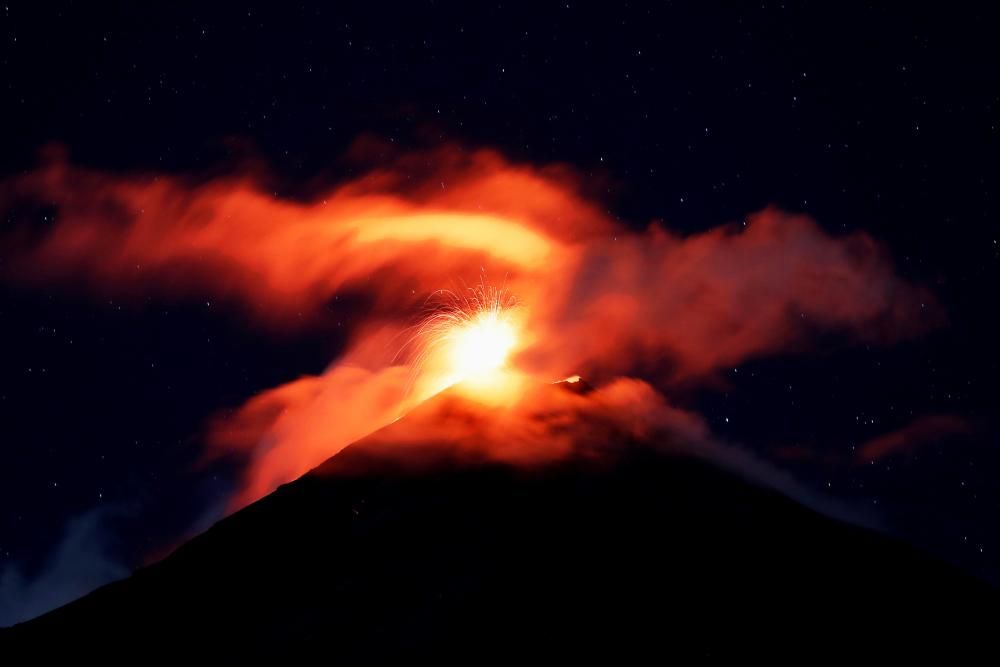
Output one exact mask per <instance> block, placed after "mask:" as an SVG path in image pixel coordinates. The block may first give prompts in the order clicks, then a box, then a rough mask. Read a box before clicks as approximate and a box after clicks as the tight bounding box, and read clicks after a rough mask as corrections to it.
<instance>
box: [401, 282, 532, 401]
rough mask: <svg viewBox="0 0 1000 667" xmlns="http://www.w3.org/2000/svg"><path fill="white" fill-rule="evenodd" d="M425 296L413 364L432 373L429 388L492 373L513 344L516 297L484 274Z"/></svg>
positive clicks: (475, 381)
mask: <svg viewBox="0 0 1000 667" xmlns="http://www.w3.org/2000/svg"><path fill="white" fill-rule="evenodd" d="M428 302H429V304H430V305H429V310H430V312H429V314H428V315H427V316H426V317H425V318H424V320H423V322H421V324H420V325H419V326H418V328H417V333H416V335H415V336H414V340H415V342H416V344H417V346H418V348H419V350H420V351H419V353H418V355H417V359H416V363H415V367H416V368H417V369H419V372H420V373H421V375H424V374H427V375H429V376H431V377H433V380H432V381H431V385H430V386H431V390H430V391H429V392H428V393H437V392H438V391H441V390H443V389H445V388H447V387H450V386H452V385H454V384H457V383H473V384H483V383H487V382H490V381H492V380H493V379H495V375H496V374H497V372H498V371H500V370H501V369H503V368H504V367H505V366H506V364H507V361H508V359H509V357H510V355H511V353H512V352H513V350H514V348H515V347H516V346H517V344H518V323H517V318H516V313H517V311H518V310H519V307H520V305H519V303H518V301H517V299H516V298H515V297H514V296H513V295H511V294H510V293H509V292H508V291H507V290H506V288H504V287H495V286H492V285H489V284H487V283H486V281H485V280H484V281H482V282H481V283H480V284H479V285H477V286H475V287H468V288H465V289H464V290H461V291H458V292H454V291H451V290H439V291H438V292H435V293H434V294H433V295H432V296H431V298H430V299H429V300H428Z"/></svg>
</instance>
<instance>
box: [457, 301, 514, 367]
mask: <svg viewBox="0 0 1000 667" xmlns="http://www.w3.org/2000/svg"><path fill="white" fill-rule="evenodd" d="M455 329H456V330H455V331H454V333H453V334H452V335H451V341H449V342H450V350H449V352H450V356H451V364H452V368H453V370H452V374H453V375H454V376H455V377H457V378H458V379H460V380H464V379H467V378H476V377H481V376H482V375H484V374H486V373H489V372H490V371H494V370H496V369H498V368H500V367H501V366H503V364H504V362H506V361H507V356H508V355H509V354H510V351H511V349H512V348H513V347H514V343H515V342H516V340H517V337H516V335H515V333H514V327H513V325H512V324H511V323H510V322H509V321H508V320H506V319H505V318H503V317H502V315H501V313H500V312H497V311H495V310H487V311H485V312H481V313H479V314H478V315H477V316H476V317H475V318H473V319H472V320H470V321H469V322H467V323H466V324H464V325H459V326H457V327H456V328H455Z"/></svg>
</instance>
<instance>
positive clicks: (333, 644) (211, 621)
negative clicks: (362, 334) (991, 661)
mask: <svg viewBox="0 0 1000 667" xmlns="http://www.w3.org/2000/svg"><path fill="white" fill-rule="evenodd" d="M408 419H409V418H408ZM404 421H407V420H404ZM394 427H395V425H394ZM394 427H390V429H392V428H394ZM456 451H457V450H456V447H455V445H454V443H441V442H434V441H429V442H421V443H420V444H419V446H416V447H411V448H410V449H409V450H408V453H407V455H406V456H401V455H399V452H395V451H393V450H392V448H386V447H385V446H384V443H382V442H381V441H380V440H379V438H374V439H369V440H367V441H362V442H360V443H357V444H355V445H353V446H351V447H349V448H347V449H346V450H344V451H343V452H341V453H340V454H339V455H337V456H335V457H333V458H332V459H330V460H329V461H328V462H327V463H326V464H324V465H323V466H321V467H320V468H318V469H316V470H315V471H313V472H312V473H310V474H309V475H306V476H304V477H302V478H301V479H299V480H297V481H295V482H293V483H291V484H287V485H285V486H283V487H281V488H280V489H278V490H277V491H276V492H275V493H273V494H272V495H270V496H268V497H266V498H264V499H262V500H260V501H259V502H257V503H254V504H253V505H251V506H249V507H247V508H245V509H244V510H242V511H240V512H237V513H235V514H233V515H232V516H230V517H228V518H227V519H225V520H223V521H221V522H220V523H218V524H217V525H216V526H214V527H213V528H212V529H210V530H209V531H207V532H206V533H204V534H203V535H201V536H199V537H196V538H195V539H193V540H191V541H190V542H189V543H187V544H185V545H184V546H182V547H181V548H179V549H178V550H177V551H176V552H175V553H174V554H172V555H171V556H170V557H168V558H167V559H165V560H164V561H162V562H160V563H157V564H155V565H153V566H150V567H147V568H144V569H142V570H140V571H139V572H137V573H136V574H135V575H133V576H132V577H131V578H129V579H127V580H124V581H121V582H118V583H115V584H111V585H109V586H106V587H104V588H102V589H100V590H98V591H95V592H94V593H93V594H91V595H89V596H87V597H85V598H84V599H82V600H79V601H77V602H74V603H72V604H70V605H67V606H66V607H63V608H61V609H58V610H55V611H53V612H51V613H49V614H46V615H45V616H42V617H41V618H38V619H35V620H34V621H31V622H29V623H26V624H22V625H19V626H16V627H15V628H13V629H10V630H8V631H6V632H4V633H3V634H2V635H0V640H2V641H0V645H2V647H3V648H4V650H8V651H27V650H31V651H32V652H36V651H38V650H40V649H41V650H43V651H44V650H55V651H60V650H65V649H66V648H67V647H72V649H73V650H74V651H82V652H84V653H90V652H103V653H107V652H112V653H117V652H125V651H130V650H133V649H134V650H139V651H164V650H166V651H174V650H184V649H186V648H187V647H191V648H193V647H199V649H198V650H202V648H207V649H208V650H213V651H215V650H218V651H226V652H229V653H236V654H244V653H246V654H253V655H258V656H259V655H262V654H265V655H266V654H274V655H282V656H287V655H289V654H290V653H291V654H298V653H299V652H306V651H308V652H322V655H324V656H327V657H328V658H329V659H331V660H338V659H352V658H353V659H364V660H373V659H386V658H392V657H402V656H407V657H413V656H417V655H439V656H448V657H452V658H456V659H463V660H468V661H481V660H484V659H498V658H501V657H509V658H519V657H528V656H531V657H538V656H541V655H545V654H548V655H551V656H553V657H557V658H560V659H567V658H573V657H581V658H593V657H595V656H600V655H605V656H608V657H613V658H616V659H618V658H623V657H629V656H631V657H638V656H640V655H643V654H645V653H647V652H650V651H652V652H655V653H656V654H660V655H664V656H673V657H676V656H681V657H683V656H733V657H735V656H741V657H745V656H747V655H778V656H782V657H808V656H818V655H819V656H822V655H829V654H831V653H838V654H854V652H855V651H860V650H867V649H872V648H874V649H879V650H882V651H885V652H886V653H892V654H898V653H900V652H903V653H925V652H926V651H929V650H940V651H943V652H948V653H949V654H952V653H954V652H956V651H958V652H964V651H974V650H976V649H977V648H980V647H982V648H986V647H988V646H989V644H988V643H987V642H988V641H989V635H988V634H987V633H986V629H987V628H989V627H991V624H994V623H995V621H996V619H997V615H996V614H997V611H996V610H997V603H998V601H997V594H996V592H995V591H994V590H993V589H992V588H990V587H988V586H986V585H985V584H981V583H980V582H978V581H976V580H973V579H971V578H968V577H966V576H964V575H962V574H960V573H959V572H957V571H955V570H953V569H952V568H950V567H947V566H945V565H944V564H942V563H939V562H937V561H936V560H933V559H931V558H929V557H927V556H925V555H923V554H921V553H919V552H917V551H915V550H912V549H910V548H908V547H905V546H903V545H901V544H898V543H896V542H894V541H892V540H890V539H888V538H885V537H883V536H880V535H876V534H874V533H871V532H869V531H866V530H863V529H860V528H856V527H853V526H848V525H846V524H843V523H840V522H836V521H833V520H831V519H828V518H825V517H822V516H820V515H818V514H816V513H814V512H812V511H810V510H807V509H805V508H803V507H801V506H799V505H797V504H796V503H794V502H792V501H791V500H789V499H787V498H785V497H783V496H780V495H778V494H776V493H773V492H771V491H767V490H764V489H760V488H757V487H755V486H753V485H750V484H748V483H747V482H745V481H743V480H741V479H739V478H737V477H735V476H733V475H731V474H729V473H726V472H723V471H721V470H719V469H717V468H715V467H714V466H712V465H710V464H708V463H705V462H702V461H698V460H694V459H691V458H687V457H683V456H679V455H671V454H666V453H663V452H662V451H659V450H658V449H656V448H654V447H651V446H649V445H648V444H643V443H639V442H634V441H623V442H619V443H616V444H615V446H614V447H613V448H610V449H609V450H608V452H605V453H604V454H602V455H601V456H592V455H579V456H571V457H567V458H562V459H559V460H554V461H551V462H548V463H545V464H539V465H532V466H516V465H509V464H502V463H497V462H491V461H490V460H488V459H481V458H474V457H471V458H470V457H469V456H465V455H458V454H456ZM992 627H996V626H995V625H992Z"/></svg>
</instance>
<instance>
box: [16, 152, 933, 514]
mask: <svg viewBox="0 0 1000 667" xmlns="http://www.w3.org/2000/svg"><path fill="white" fill-rule="evenodd" d="M581 184H582V180H581V179H580V178H578V177H577V176H576V175H574V172H573V170H572V169H570V168H568V167H565V166H553V167H541V168H539V167H534V166H529V165H524V164H515V163H512V162H510V161H508V160H506V159H505V158H503V157H502V156H501V155H499V154H497V153H495V152H493V151H487V150H475V151H469V150H464V149H462V148H460V147H457V146H447V147H444V148H440V149H438V150H434V151H429V152H420V153H411V154H406V155H395V156H392V157H385V158H384V159H383V161H382V162H381V163H380V164H379V165H378V166H376V167H374V168H372V169H370V170H368V171H366V172H364V173H363V174H362V175H361V176H358V177H356V178H353V179H351V180H349V181H346V182H342V183H339V184H336V185H334V186H332V187H329V188H326V189H325V190H323V191H321V192H319V193H318V194H316V195H315V196H313V197H311V198H309V199H308V200H292V199H283V198H280V197H276V196H275V195H274V194H273V193H272V192H269V191H268V190H267V189H265V188H264V187H263V186H262V185H261V182H260V180H259V179H256V178H254V177H251V176H248V175H243V176H240V175H238V176H228V177H221V178H214V179H209V180H205V181H201V182H198V181H194V180H192V179H189V178H184V177H179V176H172V175H165V174H145V175H138V176H137V175H117V174H111V173H105V172H96V171H92V170H86V169H81V168H78V167H75V166H72V165H70V164H69V163H68V162H67V161H66V160H65V159H62V158H55V159H53V160H50V161H49V162H48V163H47V164H45V165H43V166H42V167H40V168H39V169H38V170H36V171H34V172H32V173H29V174H27V175H26V176H23V177H21V178H18V179H15V180H12V181H9V182H7V183H5V184H4V185H3V186H2V190H0V193H2V194H0V196H2V199H3V201H0V205H2V206H4V207H5V208H14V207H15V205H18V206H19V205H20V204H21V203H22V202H24V201H28V202H34V203H36V204H42V205H45V206H49V207H52V208H54V209H55V221H54V222H53V223H52V224H51V225H50V226H49V227H48V228H46V229H45V230H43V231H42V232H41V233H39V232H38V231H37V230H29V231H25V230H22V229H19V228H13V229H10V230H8V233H7V234H6V235H5V244H6V245H7V247H8V249H9V250H10V251H12V252H8V255H9V256H11V257H13V258H14V259H13V260H12V261H10V262H8V263H7V264H6V266H5V269H4V271H5V272H6V277H7V279H9V280H16V281H21V282H25V283H39V284H66V285H70V284H72V285H86V286H87V287H88V288H89V289H91V290H93V291H95V292H98V293H102V294H103V293H114V294H117V295H123V296H128V295H130V294H136V293H142V294H144V295H145V294H148V293H150V292H153V293H159V294H161V295H164V296H168V297H171V298H185V297H197V298H214V299H222V300H228V301H229V302H231V303H233V304H236V305H237V306H238V307H242V308H244V309H245V310H246V312H247V313H249V314H250V315H251V316H252V317H253V318H256V320H257V321H259V322H261V323H262V324H263V325H266V326H269V327H278V328H302V327H309V326H311V325H313V324H315V323H316V322H317V321H319V319H320V318H322V317H323V316H324V312H325V310H324V306H326V305H327V304H329V303H330V302H331V300H333V299H335V298H338V297H340V296H341V295H346V296H351V297H353V298H358V299H360V300H362V301H363V303H364V304H365V307H364V310H363V312H364V313H365V317H364V318H355V319H354V321H353V322H351V323H350V324H351V331H350V339H349V343H348V347H347V350H346V351H345V353H344V354H343V356H342V357H341V358H339V359H337V360H335V361H334V362H333V363H332V365H331V366H330V367H329V368H328V369H326V371H324V372H323V373H322V374H319V375H316V376H311V377H304V378H298V379H294V380H292V381H291V382H289V383H288V384H286V385H283V386H281V387H277V388H274V389H271V390H268V391H265V392H263V393H262V394H260V395H258V396H256V397H253V398H251V399H250V400H249V401H248V402H247V403H246V404H245V405H244V406H243V407H242V408H240V409H238V410H236V411H235V413H233V414H231V415H228V416H226V417H220V418H219V419H217V420H215V421H214V422H213V425H212V428H211V430H210V437H209V440H210V441H211V443H212V445H213V447H214V449H215V450H219V449H222V450H225V451H238V452H244V453H245V454H246V456H247V459H248V461H249V467H248V472H247V477H246V483H245V485H244V488H243V491H242V493H241V494H240V495H239V498H238V500H237V501H236V502H237V504H242V503H245V502H248V501H250V500H253V499H254V498H256V497H259V496H261V495H262V494H264V493H266V492H268V491H270V490H271V489H273V488H274V487H275V486H276V485H277V484H280V483H282V482H284V481H288V480H290V479H293V478H294V477H296V476H298V475H299V474H301V473H303V472H305V471H306V470H308V469H310V468H311V467H313V466H315V465H316V464H318V463H320V462H321V461H322V460H324V459H325V458H326V457H328V456H330V455H332V454H334V453H336V452H337V451H338V450H339V449H340V448H342V447H344V446H345V445H347V444H349V443H350V442H352V441H354V440H356V439H358V438H359V437H362V436H364V435H366V434H368V433H371V432H372V431H374V430H376V429H378V428H380V427H383V426H385V425H387V424H389V423H391V422H392V421H393V420H394V419H396V418H397V417H399V416H400V415H402V414H404V413H405V412H406V411H408V410H409V409H411V408H412V407H413V406H414V405H416V404H417V403H418V402H419V401H420V400H422V399H423V398H426V396H427V395H428V394H429V393H430V391H431V389H429V388H433V382H431V381H429V380H428V379H427V377H425V376H426V372H425V371H424V370H421V369H414V368H413V366H412V364H409V363H408V362H409V361H410V359H408V358H407V357H406V355H405V354H404V355H403V356H402V357H400V356H399V354H398V353H399V352H400V350H401V349H402V348H405V341H406V339H407V336H408V335H410V333H408V332H412V330H413V326H414V323H415V322H416V321H418V318H419V316H420V313H421V309H422V308H424V307H425V304H426V303H427V300H428V298H429V297H430V296H432V295H433V294H434V293H435V292H436V291H437V290H440V289H442V288H451V289H458V290H461V289H464V287H462V286H463V285H472V284H477V283H479V282H480V281H482V280H484V276H487V277H488V278H486V279H487V280H490V281H495V282H502V283H503V286H504V287H505V289H506V290H508V291H509V292H510V293H512V294H514V295H516V296H517V299H518V302H519V304H521V305H520V307H519V310H520V312H519V315H518V317H519V327H520V328H519V335H518V343H517V345H516V347H515V349H514V350H513V353H512V354H513V356H512V358H511V362H510V363H511V366H512V367H514V368H516V369H517V371H518V373H522V374H524V375H525V376H526V377H530V378H533V379H535V380H538V381H551V380H555V379H558V378H560V377H564V376H566V375H570V374H573V373H579V374H581V375H584V376H585V377H588V378H590V379H592V380H593V381H594V382H595V383H607V382H612V381H613V380H614V379H615V378H618V377H621V376H639V377H640V378H641V379H642V380H644V381H645V382H647V383H649V384H648V385H646V384H643V385H642V386H644V387H645V386H649V387H650V390H651V391H656V390H655V389H652V388H653V387H658V388H659V390H660V391H663V390H666V389H668V388H669V387H670V386H671V385H672V384H674V383H676V382H678V381H682V380H683V381H689V380H697V379H698V378H703V377H706V376H710V375H711V374H712V373H713V372H715V371H717V370H718V369H720V368H725V367H728V366H732V365H735V364H739V363H741V362H743V361H745V360H747V359H752V358H756V357H761V356H763V355H768V354H773V353H776V352H779V351H787V350H795V349H800V348H803V347H805V346H807V345H808V344H809V341H810V339H811V336H812V335H813V334H815V333H816V332H825V331H833V332H839V333H841V334H843V335H845V336H847V337H849V338H852V339H856V340H865V341H873V342H887V341H892V340H894V339H897V338H900V337H905V336H910V335H913V334H916V333H919V332H921V331H923V330H924V329H926V328H928V327H930V326H933V325H934V324H935V323H936V322H937V321H938V319H939V317H940V315H939V314H938V313H939V311H938V309H937V308H936V306H935V303H934V300H933V298H932V296H931V295H930V294H928V293H927V292H926V290H924V289H922V288H920V287H917V286H914V285H912V284H910V283H908V282H906V281H905V280H902V279H901V278H899V277H898V276H897V275H896V273H895V272H894V270H893V267H892V265H891V262H890V261H889V260H888V258H887V256H886V254H885V252H884V251H883V250H882V249H881V248H880V246H879V245H878V243H876V242H875V241H874V240H873V239H872V238H871V237H869V236H868V235H866V234H863V233H855V234H851V235H847V236H831V235H830V234H828V233H826V232H825V231H823V229H822V228H820V227H819V226H818V225H817V224H816V223H815V222H813V221H812V220H810V219H809V218H807V217H804V216H802V215H792V214H788V213H784V212H782V211H779V210H776V209H766V210H764V211H761V212H759V213H757V214H755V215H751V216H749V217H748V218H747V219H746V221H744V222H742V223H741V224H731V225H726V226H721V227H717V228H715V229H711V230H708V231H706V232H703V233H699V234H694V235H689V236H681V235H678V234H676V233H673V232H671V231H670V230H669V229H667V228H666V227H664V226H663V225H662V224H660V223H652V224H650V225H648V226H647V227H646V228H645V229H644V230H642V231H635V229H633V228H631V227H626V226H624V225H622V224H620V223H618V222H616V221H615V220H614V219H613V218H612V217H611V216H610V215H608V214H606V213H605V212H604V209H602V207H601V206H599V205H598V204H597V203H595V202H594V201H592V200H590V199H589V198H587V197H586V196H584V195H583V194H582V192H583V190H582V187H581ZM456 286H457V287H456ZM613 386H614V385H613ZM626 386H627V385H626ZM648 404H650V401H648V400H645V401H643V405H648Z"/></svg>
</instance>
